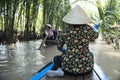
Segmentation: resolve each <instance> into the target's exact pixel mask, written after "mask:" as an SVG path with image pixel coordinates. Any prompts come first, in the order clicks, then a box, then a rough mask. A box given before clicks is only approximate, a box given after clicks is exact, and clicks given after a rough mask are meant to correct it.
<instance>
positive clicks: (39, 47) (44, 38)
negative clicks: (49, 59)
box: [39, 36, 47, 50]
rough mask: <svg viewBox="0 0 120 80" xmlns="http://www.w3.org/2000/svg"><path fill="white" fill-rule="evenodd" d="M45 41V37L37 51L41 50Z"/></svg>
mask: <svg viewBox="0 0 120 80" xmlns="http://www.w3.org/2000/svg"><path fill="white" fill-rule="evenodd" d="M46 39H47V36H45V38H44V39H43V40H42V43H41V45H40V47H39V50H41V49H42V47H43V45H44V44H45V41H46Z"/></svg>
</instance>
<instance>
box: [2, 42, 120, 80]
mask: <svg viewBox="0 0 120 80" xmlns="http://www.w3.org/2000/svg"><path fill="white" fill-rule="evenodd" d="M39 44H40V41H39V40H38V41H29V42H25V43H22V42H17V43H16V44H15V45H0V80H29V79H30V78H31V77H32V76H33V75H34V74H35V73H36V72H37V71H38V70H39V69H41V68H42V67H43V66H44V65H45V64H47V63H48V62H49V61H51V59H52V57H53V56H55V55H59V54H61V53H60V52H59V51H58V50H57V48H56V46H49V47H46V48H43V49H42V51H40V50H37V49H38V47H39ZM90 50H91V51H92V52H93V53H94V56H95V62H96V63H97V64H98V65H99V66H100V67H101V69H103V70H104V71H105V73H106V74H107V75H108V76H109V78H110V80H120V52H117V51H115V50H114V49H113V47H111V46H110V45H106V44H105V43H104V42H103V41H101V42H96V43H91V44H90Z"/></svg>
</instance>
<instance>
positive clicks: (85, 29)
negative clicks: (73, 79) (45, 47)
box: [47, 5, 99, 77]
mask: <svg viewBox="0 0 120 80" xmlns="http://www.w3.org/2000/svg"><path fill="white" fill-rule="evenodd" d="M63 22H65V23H66V24H67V25H68V27H67V29H66V30H64V31H63V32H62V33H61V34H60V36H59V37H60V38H59V41H58V42H59V43H58V50H60V51H62V50H63V45H64V44H66V46H67V48H66V51H65V54H64V56H62V57H63V60H62V61H61V66H60V67H59V68H58V69H59V70H56V71H48V74H47V75H48V76H50V77H53V76H63V75H60V74H61V73H62V72H63V71H64V72H67V73H71V74H83V73H87V72H90V71H91V70H92V69H93V66H94V57H93V54H92V53H91V52H90V50H89V41H90V38H94V39H96V38H97V37H98V35H99V34H98V28H99V26H98V25H97V26H95V27H94V28H93V27H91V26H89V25H88V23H90V22H92V21H91V19H90V18H89V17H88V15H87V14H86V13H85V12H84V10H83V9H82V8H81V7H80V6H79V5H77V6H75V7H74V8H73V9H72V10H71V11H70V12H69V13H68V14H67V15H66V16H65V17H64V18H63ZM51 74H52V76H51ZM58 74H59V75H58Z"/></svg>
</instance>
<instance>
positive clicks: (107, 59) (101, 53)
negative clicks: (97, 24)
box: [90, 41, 120, 80]
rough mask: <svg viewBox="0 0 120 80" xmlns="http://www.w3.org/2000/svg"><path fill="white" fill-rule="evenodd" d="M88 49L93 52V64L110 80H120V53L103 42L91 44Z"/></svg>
mask: <svg viewBox="0 0 120 80" xmlns="http://www.w3.org/2000/svg"><path fill="white" fill-rule="evenodd" d="M90 49H91V50H92V51H93V52H94V55H95V62H96V63H97V64H98V65H99V66H100V67H101V69H102V70H104V72H105V73H106V74H107V75H108V77H109V78H110V80H120V52H118V51H115V50H114V49H113V47H112V46H111V45H107V44H106V43H105V42H103V41H101V42H99V43H96V44H91V45H90Z"/></svg>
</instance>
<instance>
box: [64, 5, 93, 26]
mask: <svg viewBox="0 0 120 80" xmlns="http://www.w3.org/2000/svg"><path fill="white" fill-rule="evenodd" d="M63 22H65V23H68V24H86V23H89V22H92V21H91V19H90V18H89V17H88V15H87V14H86V13H85V12H84V10H83V9H82V8H81V7H80V6H79V5H76V6H75V7H74V8H73V9H72V10H71V11H70V12H69V13H68V14H67V15H66V16H64V17H63Z"/></svg>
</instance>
